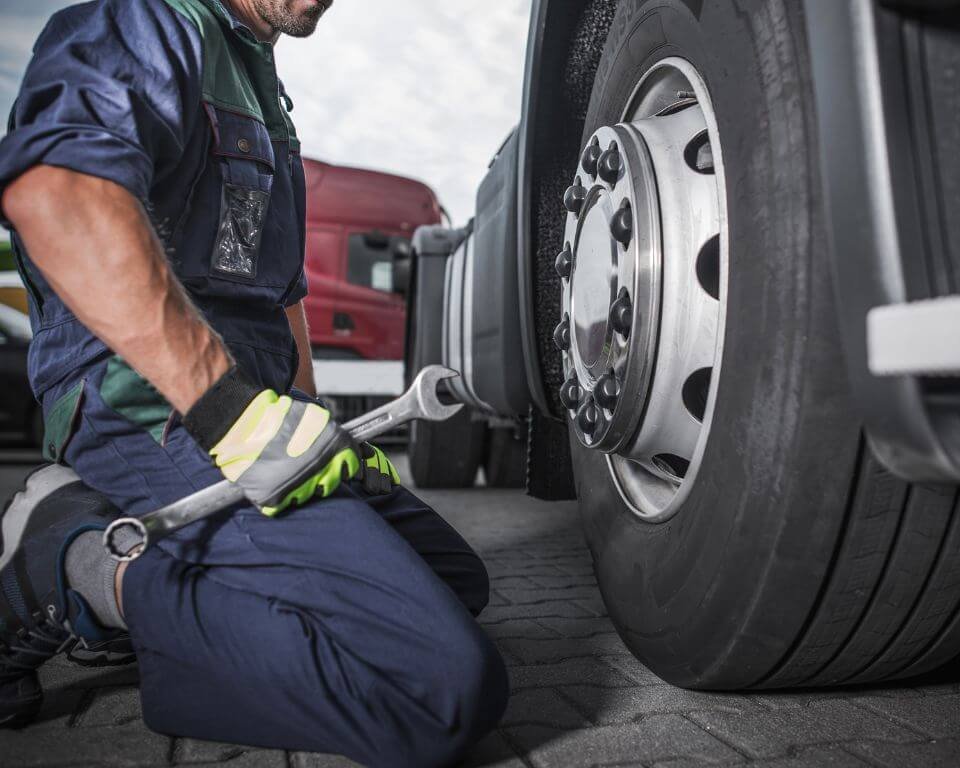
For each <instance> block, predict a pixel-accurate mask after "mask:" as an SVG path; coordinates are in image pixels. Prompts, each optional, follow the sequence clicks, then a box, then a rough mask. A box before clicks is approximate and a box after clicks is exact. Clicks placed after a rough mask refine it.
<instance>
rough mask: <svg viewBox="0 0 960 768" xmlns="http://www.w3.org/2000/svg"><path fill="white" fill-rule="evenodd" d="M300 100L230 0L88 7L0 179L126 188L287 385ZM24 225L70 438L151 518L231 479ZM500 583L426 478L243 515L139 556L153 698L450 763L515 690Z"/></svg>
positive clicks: (300, 202) (232, 722) (265, 739)
mask: <svg viewBox="0 0 960 768" xmlns="http://www.w3.org/2000/svg"><path fill="white" fill-rule="evenodd" d="M287 106H289V100H288V99H287V98H286V95H285V94H284V93H283V90H282V86H281V85H280V83H279V81H278V80H277V76H276V70H275V67H274V62H273V48H272V46H271V45H270V44H268V43H261V42H258V41H257V40H256V39H255V38H254V36H253V35H252V34H251V33H250V31H249V30H248V29H246V28H245V27H244V26H242V25H241V24H240V23H239V22H238V21H237V20H236V19H235V18H234V17H233V16H232V15H231V14H230V13H229V12H228V11H227V10H226V9H225V8H224V7H223V6H222V5H221V4H220V2H219V1H218V0H137V2H130V0H100V2H94V3H87V4H84V5H80V6H74V7H72V8H69V9H67V10H65V11H63V12H61V13H58V14H57V15H56V16H55V17H54V18H53V19H52V20H51V22H50V23H49V24H48V26H47V28H46V29H45V30H44V32H43V33H42V35H41V36H40V38H39V40H38V42H37V45H36V48H35V50H34V58H33V60H32V61H31V63H30V66H29V68H28V71H27V73H26V76H25V78H24V82H23V85H22V89H21V91H20V94H19V97H18V100H17V104H16V106H15V108H14V113H13V115H12V116H11V122H10V131H9V132H8V134H7V136H6V137H5V138H4V139H3V141H2V143H0V191H2V188H3V186H5V185H6V184H8V183H9V182H10V181H12V180H13V179H15V178H16V177H17V176H18V175H20V174H21V173H23V172H25V171H26V170H28V169H29V168H30V167H32V166H34V165H37V164H48V165H55V166H62V167H66V168H70V169H72V170H75V171H79V172H82V173H87V174H91V175H94V176H99V177H103V178H106V179H109V180H112V181H115V182H116V183H118V184H120V185H122V186H124V187H125V188H126V189H128V190H129V191H130V192H131V193H132V194H134V195H135V196H136V197H137V199H139V200H141V201H142V202H143V203H144V206H145V208H146V210H147V212H148V214H149V216H150V217H151V220H152V221H153V224H154V227H155V229H156V231H157V233H158V235H159V236H160V238H161V240H162V242H163V245H164V247H165V248H166V251H167V254H168V258H169V261H170V264H171V266H172V268H173V269H174V271H175V273H176V274H177V276H178V277H179V278H180V280H181V281H182V283H183V284H184V286H185V287H186V289H187V291H188V292H189V294H190V296H191V298H192V299H193V301H194V302H195V303H196V305H197V306H198V308H199V309H200V311H201V312H202V313H203V314H204V315H205V317H206V318H207V319H208V321H209V322H210V324H211V325H212V326H213V328H214V329H216V330H217V331H218V332H219V333H220V334H221V335H222V336H223V338H224V340H225V342H226V343H227V345H228V346H229V347H230V349H231V351H232V353H233V355H234V356H235V358H236V360H237V361H238V363H239V364H240V366H241V367H242V368H243V369H244V370H245V372H246V373H247V374H248V375H249V376H251V377H253V378H254V379H255V380H256V381H258V382H259V383H260V384H262V385H263V386H264V387H271V388H273V389H276V390H278V391H281V392H285V391H289V389H290V387H291V384H292V381H293V378H294V374H295V371H296V370H297V356H296V354H297V353H296V348H295V344H294V340H293V337H292V334H291V331H290V327H289V324H288V321H287V319H286V315H285V311H284V308H285V307H287V306H291V305H293V304H295V303H297V302H298V301H300V300H301V299H302V298H303V296H304V295H305V294H306V283H305V279H304V272H303V253H304V226H305V210H304V209H305V192H304V180H303V168H302V165H301V161H300V155H299V143H298V141H297V138H296V135H295V132H294V129H293V124H292V123H291V121H290V118H289V116H288V114H287V111H288V110H287V108H286V107H287ZM51 226H55V222H51ZM14 245H15V247H16V250H17V254H18V259H19V262H20V263H19V266H20V269H21V272H22V274H23V277H24V280H25V283H26V285H27V287H28V289H29V291H30V295H31V302H30V303H31V320H32V323H33V326H34V330H35V337H34V342H33V346H32V348H31V352H30V358H29V373H30V378H31V382H32V385H33V387H34V391H35V392H36V394H37V396H38V398H40V400H41V401H42V403H43V407H44V414H45V420H46V427H47V431H46V438H45V443H46V446H45V449H46V452H47V455H48V457H49V458H50V459H52V460H55V461H62V462H65V463H68V464H69V465H71V466H72V467H74V469H76V471H77V472H78V473H79V474H80V476H81V477H82V478H83V479H84V481H85V482H86V483H87V484H88V485H90V486H91V487H93V488H95V489H97V490H99V491H101V492H103V493H105V494H106V495H107V496H109V497H110V498H111V499H112V500H113V501H114V503H116V504H117V505H118V506H119V507H120V508H121V509H122V510H124V511H125V512H126V513H129V514H135V515H136V514H143V513H146V512H148V511H150V510H152V509H155V508H157V507H160V506H162V505H164V504H167V503H170V502H172V501H174V500H176V499H179V498H181V497H183V496H185V495H187V494H188V493H191V492H193V491H195V490H197V489H199V488H202V487H204V486H206V485H209V484H211V483H213V482H216V481H218V480H220V479H221V476H220V473H219V471H218V470H216V469H215V468H214V467H213V466H212V465H211V463H210V461H209V458H208V457H207V456H206V455H205V454H204V453H203V452H202V451H201V450H200V449H199V448H198V447H197V446H196V444H195V443H194V442H193V440H192V439H191V438H190V437H189V436H188V435H187V434H186V432H185V430H184V429H183V428H182V427H181V426H180V423H179V420H178V416H177V414H176V413H174V412H173V411H172V409H171V408H170V406H169V404H167V403H166V402H165V400H164V399H163V398H162V397H161V396H160V395H159V394H158V393H157V392H156V390H154V389H153V388H152V387H151V386H150V385H149V384H148V383H147V382H146V381H144V380H143V379H142V378H141V377H140V376H139V375H138V374H137V373H136V372H135V371H134V370H132V369H131V368H130V366H128V365H127V364H126V363H125V362H124V361H123V360H121V359H119V358H118V357H116V356H114V355H113V354H112V352H111V351H110V350H109V349H108V348H107V347H105V346H104V344H103V343H102V342H100V341H99V340H98V339H97V338H95V337H94V336H93V335H92V334H91V333H90V332H89V331H87V329H86V328H84V327H83V326H82V325H81V324H80V323H79V322H78V321H77V319H76V318H75V317H74V316H73V315H72V314H71V313H70V311H69V310H68V309H67V308H66V307H65V306H64V305H63V304H62V303H61V302H60V300H59V299H58V298H57V296H56V295H55V293H54V292H53V291H52V290H51V289H50V287H49V285H48V284H47V283H46V281H45V280H44V279H43V277H42V276H41V275H40V274H39V272H38V271H37V270H36V269H35V268H34V267H33V266H32V265H31V264H30V261H29V258H28V256H27V254H26V253H25V252H24V249H23V247H22V244H21V243H20V242H19V240H18V239H17V238H16V236H15V237H14ZM75 268H76V269H78V270H79V269H86V268H87V267H86V264H85V260H84V244H83V243H77V247H76V267H75ZM487 595H488V581H487V575H486V572H485V569H484V567H483V564H482V563H481V561H480V559H479V558H478V557H477V556H476V555H475V554H474V553H473V552H472V550H471V549H470V548H469V546H468V545H467V544H466V543H465V542H464V541H463V540H462V539H461V538H460V536H459V535H457V534H456V532H455V531H453V529H452V528H450V527H449V526H448V525H447V524H446V523H444V522H443V520H442V519H441V518H439V517H438V516H437V515H436V514H435V513H434V512H433V511H432V510H430V509H429V508H427V507H426V506H425V505H424V504H423V503H422V502H421V501H420V500H418V499H417V498H416V497H414V496H413V495H412V494H411V493H409V492H408V491H406V490H404V489H397V490H395V491H394V492H393V493H391V494H389V495H385V496H379V497H372V498H371V497H367V496H365V495H364V494H363V491H362V490H361V489H359V487H356V486H355V485H353V484H351V485H350V486H349V487H344V488H343V489H341V490H340V491H339V492H338V493H337V494H336V495H335V496H334V497H333V498H331V499H329V500H325V501H314V502H313V503H311V504H309V505H306V506H304V507H303V508H300V509H297V510H295V511H292V512H291V513H289V514H287V515H285V516H282V517H281V518H279V519H273V520H271V519H267V518H265V517H263V516H262V515H260V514H259V513H258V512H257V511H256V510H254V509H252V508H243V509H237V510H233V511H230V512H228V513H224V514H222V515H220V516H218V517H216V518H214V519H213V520H211V521H209V522H207V523H200V524H196V525H194V526H191V527H189V528H187V529H186V530H184V531H183V532H181V533H180V534H179V535H177V536H175V537H172V538H171V539H168V540H167V541H165V542H163V543H162V545H161V546H160V547H158V548H155V549H153V550H151V551H149V552H148V553H147V554H146V555H144V557H142V558H141V559H140V560H138V561H137V562H136V563H134V564H133V565H131V567H130V568H129V570H128V571H127V574H126V577H125V580H124V609H125V612H126V618H127V622H128V624H129V626H130V633H131V636H132V638H133V642H134V645H135V647H136V649H137V655H138V659H139V663H140V674H141V690H142V699H143V712H144V718H145V720H146V722H147V724H148V725H149V726H150V727H152V728H154V729H156V730H158V731H161V732H164V733H170V734H176V735H181V736H192V737H197V738H203V739H211V740H218V741H227V742H239V743H244V744H251V745H257V746H264V747H272V748H283V749H296V750H310V751H324V752H336V753H342V754H345V755H347V756H349V757H351V758H353V759H355V760H358V761H360V762H363V763H366V764H369V765H376V766H418V768H419V767H422V766H433V765H445V764H447V763H449V762H451V761H453V760H455V759H456V758H458V757H459V756H460V755H461V754H462V753H463V751H464V750H465V749H466V748H467V747H468V746H469V745H470V744H471V743H472V742H473V741H475V740H476V739H477V738H479V737H480V736H481V735H483V733H485V732H486V731H487V730H489V729H490V728H492V727H493V726H494V725H495V723H496V721H497V720H498V719H499V717H500V715H501V714H502V711H503V708H504V706H505V701H506V696H507V683H506V676H505V672H504V669H503V663H502V661H501V659H500V657H499V655H498V653H497V652H496V650H495V649H494V647H493V645H492V643H491V642H490V640H489V639H488V638H487V637H486V636H485V635H484V633H483V632H482V631H481V630H480V628H479V627H478V625H477V624H476V622H475V621H474V619H473V617H472V616H471V614H477V613H479V611H480V610H481V609H482V608H483V607H484V605H485V604H486V602H487Z"/></svg>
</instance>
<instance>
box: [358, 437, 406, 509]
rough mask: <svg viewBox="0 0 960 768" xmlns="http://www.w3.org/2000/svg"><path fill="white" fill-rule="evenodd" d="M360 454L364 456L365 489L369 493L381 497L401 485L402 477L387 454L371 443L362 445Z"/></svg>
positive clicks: (362, 473) (363, 474)
mask: <svg viewBox="0 0 960 768" xmlns="http://www.w3.org/2000/svg"><path fill="white" fill-rule="evenodd" d="M360 453H361V455H362V456H363V469H362V472H361V475H362V478H363V488H364V490H365V491H366V492H367V493H370V494H373V495H375V496H381V495H383V494H386V493H390V491H392V490H393V488H394V486H396V485H400V475H399V473H398V472H397V468H396V467H394V466H393V462H392V461H390V459H388V458H387V454H385V453H384V452H383V451H381V450H380V449H379V448H377V446H375V445H371V444H370V443H361V445H360Z"/></svg>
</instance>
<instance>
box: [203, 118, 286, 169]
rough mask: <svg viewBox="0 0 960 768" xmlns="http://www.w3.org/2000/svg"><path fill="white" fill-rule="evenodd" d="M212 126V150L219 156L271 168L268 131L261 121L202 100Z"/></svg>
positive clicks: (271, 150) (271, 152)
mask: <svg viewBox="0 0 960 768" xmlns="http://www.w3.org/2000/svg"><path fill="white" fill-rule="evenodd" d="M203 106H204V109H205V110H206V112H207V117H208V118H209V119H210V125H211V126H212V128H213V139H214V140H213V153H214V154H215V155H219V156H220V157H235V158H239V159H241V160H256V161H257V162H260V163H263V164H264V165H267V166H269V167H270V169H271V170H274V157H273V144H271V143H270V132H269V131H268V130H267V126H265V125H264V124H263V123H262V122H260V121H259V120H257V119H256V118H254V117H250V116H248V115H241V114H238V113H237V112H229V111H227V110H225V109H223V108H222V107H215V106H214V105H212V104H209V103H207V102H204V105H203Z"/></svg>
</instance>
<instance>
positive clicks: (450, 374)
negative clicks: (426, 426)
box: [411, 365, 463, 421]
mask: <svg viewBox="0 0 960 768" xmlns="http://www.w3.org/2000/svg"><path fill="white" fill-rule="evenodd" d="M459 375H460V374H459V373H457V372H456V371H455V370H453V369H452V368H444V367H443V366H440V365H431V366H429V367H427V368H424V369H423V370H422V371H420V373H419V374H417V378H416V379H414V381H413V386H412V387H411V389H412V390H413V392H415V393H416V395H417V398H418V400H419V404H420V411H421V413H423V416H422V417H421V418H424V419H427V420H428V421H444V420H446V419H449V418H450V417H451V416H453V415H454V414H456V413H457V412H458V411H459V410H460V409H461V408H463V403H444V402H441V400H440V396H439V395H438V394H437V386H438V385H439V384H440V382H441V381H447V380H448V379H455V378H457V377H458V376H459Z"/></svg>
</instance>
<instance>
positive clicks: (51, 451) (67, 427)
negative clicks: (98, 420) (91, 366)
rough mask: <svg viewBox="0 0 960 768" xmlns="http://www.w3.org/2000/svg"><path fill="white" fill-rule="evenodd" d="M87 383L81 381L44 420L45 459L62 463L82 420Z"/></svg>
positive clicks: (61, 397) (71, 388) (54, 405)
mask: <svg viewBox="0 0 960 768" xmlns="http://www.w3.org/2000/svg"><path fill="white" fill-rule="evenodd" d="M85 385H86V381H85V380H84V379H81V380H80V381H78V382H77V383H76V384H74V385H73V386H72V387H70V389H69V390H67V392H66V393H65V394H63V395H61V396H60V398H59V399H58V400H57V402H56V403H54V404H53V407H52V408H51V409H50V410H49V411H48V412H47V413H46V414H45V416H44V419H43V458H45V459H46V460H47V461H55V462H57V463H58V464H59V463H62V459H63V454H64V451H65V450H66V448H67V443H69V442H70V438H71V437H72V436H73V432H74V430H75V429H76V426H77V420H78V419H79V418H80V404H81V403H82V401H83V389H84V386H85Z"/></svg>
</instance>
